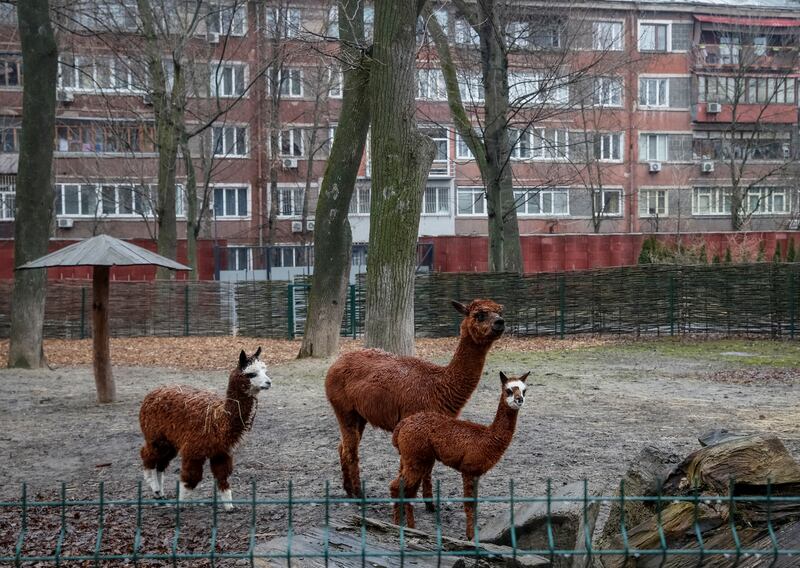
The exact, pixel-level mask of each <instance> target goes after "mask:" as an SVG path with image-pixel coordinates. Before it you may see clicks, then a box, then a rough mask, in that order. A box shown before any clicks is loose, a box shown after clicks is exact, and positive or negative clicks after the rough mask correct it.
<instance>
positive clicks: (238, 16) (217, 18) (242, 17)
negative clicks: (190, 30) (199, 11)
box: [206, 0, 247, 36]
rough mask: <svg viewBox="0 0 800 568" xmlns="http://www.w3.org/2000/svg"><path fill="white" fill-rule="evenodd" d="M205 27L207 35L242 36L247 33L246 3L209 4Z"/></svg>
mask: <svg viewBox="0 0 800 568" xmlns="http://www.w3.org/2000/svg"><path fill="white" fill-rule="evenodd" d="M206 27H207V28H208V32H209V33H216V34H222V35H230V36H243V35H244V34H245V32H246V31H247V2H242V1H241V0H233V1H231V2H211V3H210V4H209V6H208V14H207V15H206Z"/></svg>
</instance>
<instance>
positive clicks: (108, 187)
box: [55, 183, 184, 217]
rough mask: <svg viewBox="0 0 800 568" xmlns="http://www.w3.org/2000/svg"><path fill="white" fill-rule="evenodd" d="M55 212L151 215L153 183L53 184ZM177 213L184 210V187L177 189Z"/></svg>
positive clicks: (57, 213) (89, 215)
mask: <svg viewBox="0 0 800 568" xmlns="http://www.w3.org/2000/svg"><path fill="white" fill-rule="evenodd" d="M55 189H56V209H55V212H56V215H69V216H73V217H103V216H105V217H134V216H137V217H138V216H151V215H152V214H153V210H152V204H153V203H154V201H155V199H156V187H155V186H153V185H135V184H125V183H120V184H117V183H103V184H92V183H82V184H77V183H63V184H56V188H55ZM176 213H177V214H178V215H183V214H184V207H183V191H181V188H179V189H178V191H176Z"/></svg>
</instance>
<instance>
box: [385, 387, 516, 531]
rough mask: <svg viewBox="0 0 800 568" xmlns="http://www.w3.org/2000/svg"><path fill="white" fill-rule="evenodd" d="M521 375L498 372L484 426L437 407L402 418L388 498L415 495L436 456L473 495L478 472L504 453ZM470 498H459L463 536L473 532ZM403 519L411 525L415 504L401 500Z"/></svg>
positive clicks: (513, 425)
mask: <svg viewBox="0 0 800 568" xmlns="http://www.w3.org/2000/svg"><path fill="white" fill-rule="evenodd" d="M529 374H530V373H525V374H524V375H522V376H521V377H511V378H509V377H506V376H505V374H503V373H500V383H501V388H502V390H501V392H500V401H499V403H498V405H497V413H496V414H495V417H494V422H492V423H491V424H489V425H488V426H484V425H482V424H475V423H474V422H468V421H466V420H458V419H456V418H453V417H452V416H447V415H444V414H440V413H437V412H420V413H419V414H414V415H412V416H409V417H408V418H405V419H403V420H402V421H401V422H400V423H399V424H398V425H397V428H395V429H394V433H393V434H392V444H394V447H395V448H397V450H398V452H400V473H399V474H398V476H397V479H395V480H394V481H392V483H391V485H390V487H389V490H390V493H391V496H392V498H393V499H397V498H398V497H399V496H400V486H401V484H402V486H403V487H404V492H405V496H406V497H408V498H411V499H413V498H414V497H416V496H417V490H418V489H419V486H420V483H421V482H422V480H423V479H424V478H425V476H429V475H430V473H431V470H432V469H433V466H434V464H435V463H436V461H437V460H438V461H440V462H442V463H443V464H444V465H446V466H448V467H451V468H453V469H455V470H456V471H459V472H461V476H462V478H463V481H464V497H465V498H470V497H473V496H474V494H475V493H474V491H475V483H476V482H477V480H478V478H479V477H480V476H482V475H484V474H485V473H486V472H487V471H489V470H490V469H492V468H493V467H494V466H495V464H497V462H498V461H500V458H501V457H503V454H504V453H505V451H506V449H508V446H509V444H511V438H512V437H513V436H514V430H515V429H516V426H517V415H518V414H519V409H520V408H522V405H523V404H524V403H525V390H526V388H527V387H526V385H525V381H526V379H527V378H528V375H529ZM473 506H474V504H473V503H471V502H466V501H465V502H464V512H465V513H466V515H467V538H470V539H471V538H472V537H473V534H474V530H473V526H474V508H473ZM405 513H406V522H407V524H408V526H409V527H410V528H414V510H413V508H412V507H411V505H410V504H406V506H405ZM394 521H395V523H398V522H399V521H400V507H399V506H398V505H397V504H395V506H394Z"/></svg>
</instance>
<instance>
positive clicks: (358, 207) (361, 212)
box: [347, 185, 372, 216]
mask: <svg viewBox="0 0 800 568" xmlns="http://www.w3.org/2000/svg"><path fill="white" fill-rule="evenodd" d="M371 199H372V188H371V187H370V186H368V185H366V186H365V185H356V187H355V189H354V190H353V197H351V198H350V208H349V210H348V213H347V214H348V215H353V216H369V210H370V200H371Z"/></svg>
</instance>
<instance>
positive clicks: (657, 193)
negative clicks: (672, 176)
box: [639, 189, 668, 217]
mask: <svg viewBox="0 0 800 568" xmlns="http://www.w3.org/2000/svg"><path fill="white" fill-rule="evenodd" d="M667 195H668V192H667V190H666V189H641V190H639V217H664V216H666V215H667Z"/></svg>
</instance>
